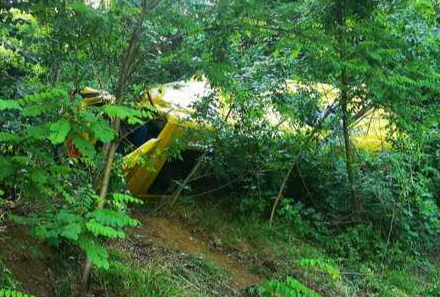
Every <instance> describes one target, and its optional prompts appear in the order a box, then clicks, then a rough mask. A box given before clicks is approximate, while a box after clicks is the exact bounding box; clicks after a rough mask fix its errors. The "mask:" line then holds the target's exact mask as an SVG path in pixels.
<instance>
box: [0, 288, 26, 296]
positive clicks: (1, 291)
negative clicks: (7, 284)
mask: <svg viewBox="0 0 440 297" xmlns="http://www.w3.org/2000/svg"><path fill="white" fill-rule="evenodd" d="M0 297H32V295H28V294H24V293H21V292H19V291H15V290H11V289H0Z"/></svg>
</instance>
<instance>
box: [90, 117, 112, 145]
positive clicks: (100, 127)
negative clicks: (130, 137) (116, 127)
mask: <svg viewBox="0 0 440 297" xmlns="http://www.w3.org/2000/svg"><path fill="white" fill-rule="evenodd" d="M90 128H91V129H92V131H93V135H94V136H95V137H96V138H98V139H99V140H101V141H102V142H110V141H112V140H113V138H115V135H116V133H115V132H114V131H113V129H112V128H111V127H110V125H109V124H108V123H107V122H106V121H103V120H97V121H95V122H93V123H92V124H91V127H90Z"/></svg>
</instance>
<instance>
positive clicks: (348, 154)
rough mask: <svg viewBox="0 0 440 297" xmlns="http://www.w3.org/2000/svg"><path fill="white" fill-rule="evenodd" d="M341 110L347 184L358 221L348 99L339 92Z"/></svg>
mask: <svg viewBox="0 0 440 297" xmlns="http://www.w3.org/2000/svg"><path fill="white" fill-rule="evenodd" d="M341 99H342V102H341V108H342V130H343V135H344V148H345V164H346V170H347V176H348V184H349V187H350V198H351V202H352V204H353V214H354V217H355V219H356V220H359V219H360V214H361V205H360V202H359V199H358V197H357V192H356V181H355V173H354V165H353V163H354V158H353V150H352V146H351V142H350V127H349V126H350V123H349V111H348V98H347V91H346V90H342V91H341Z"/></svg>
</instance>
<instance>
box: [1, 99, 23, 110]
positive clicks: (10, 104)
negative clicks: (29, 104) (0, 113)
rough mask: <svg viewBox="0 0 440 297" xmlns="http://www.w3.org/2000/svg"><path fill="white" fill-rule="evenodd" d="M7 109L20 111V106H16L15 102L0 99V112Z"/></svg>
mask: <svg viewBox="0 0 440 297" xmlns="http://www.w3.org/2000/svg"><path fill="white" fill-rule="evenodd" d="M7 109H16V110H22V108H21V106H20V105H19V104H18V102H17V101H15V100H3V99H0V110H7Z"/></svg>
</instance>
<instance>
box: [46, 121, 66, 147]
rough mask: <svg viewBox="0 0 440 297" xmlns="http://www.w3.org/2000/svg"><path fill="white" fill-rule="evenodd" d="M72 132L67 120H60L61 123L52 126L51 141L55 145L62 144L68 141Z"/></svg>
mask: <svg viewBox="0 0 440 297" xmlns="http://www.w3.org/2000/svg"><path fill="white" fill-rule="evenodd" d="M69 131H70V123H69V121H68V120H67V119H64V118H62V119H60V120H59V121H57V122H55V123H53V124H51V125H50V134H49V140H50V141H51V142H52V143H53V144H59V143H62V142H63V141H64V140H66V137H67V135H68V134H69Z"/></svg>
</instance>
